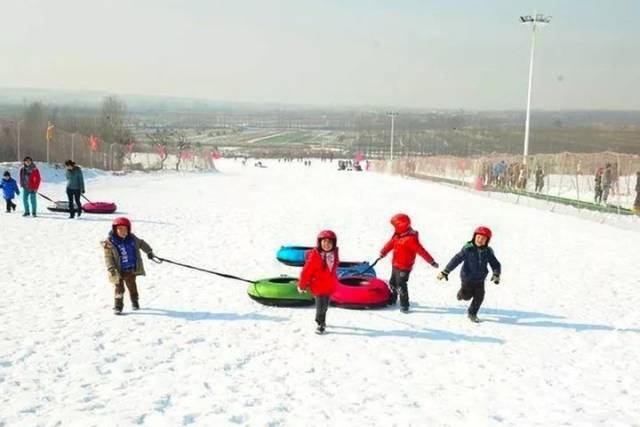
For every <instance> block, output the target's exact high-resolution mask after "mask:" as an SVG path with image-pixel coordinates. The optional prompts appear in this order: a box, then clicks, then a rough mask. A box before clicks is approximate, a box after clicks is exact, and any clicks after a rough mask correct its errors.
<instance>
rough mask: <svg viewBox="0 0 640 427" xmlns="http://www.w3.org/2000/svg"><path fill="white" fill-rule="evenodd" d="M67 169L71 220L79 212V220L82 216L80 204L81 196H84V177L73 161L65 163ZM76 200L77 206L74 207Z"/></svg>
mask: <svg viewBox="0 0 640 427" xmlns="http://www.w3.org/2000/svg"><path fill="white" fill-rule="evenodd" d="M64 165H65V166H66V167H67V175H66V176H67V198H68V199H69V218H73V217H74V216H75V213H76V207H77V212H78V218H80V215H82V203H80V195H81V194H84V177H83V175H82V169H80V167H79V166H78V165H76V163H75V162H74V161H73V160H67V161H66V162H64ZM74 200H75V205H74V203H73V202H74Z"/></svg>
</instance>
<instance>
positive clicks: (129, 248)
mask: <svg viewBox="0 0 640 427" xmlns="http://www.w3.org/2000/svg"><path fill="white" fill-rule="evenodd" d="M109 241H110V242H111V244H112V245H113V247H114V248H116V250H117V251H118V254H119V255H120V271H134V270H135V269H136V266H137V264H138V259H137V258H138V257H137V251H136V240H135V238H134V237H133V235H131V234H129V235H128V236H127V237H125V238H124V239H121V238H120V237H118V236H116V235H115V233H113V232H111V233H110V235H109Z"/></svg>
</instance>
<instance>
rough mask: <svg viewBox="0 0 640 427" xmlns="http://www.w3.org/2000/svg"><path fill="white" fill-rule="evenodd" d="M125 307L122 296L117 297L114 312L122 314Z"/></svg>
mask: <svg viewBox="0 0 640 427" xmlns="http://www.w3.org/2000/svg"><path fill="white" fill-rule="evenodd" d="M123 308H124V302H123V301H122V298H116V299H115V302H114V304H113V314H122V309H123Z"/></svg>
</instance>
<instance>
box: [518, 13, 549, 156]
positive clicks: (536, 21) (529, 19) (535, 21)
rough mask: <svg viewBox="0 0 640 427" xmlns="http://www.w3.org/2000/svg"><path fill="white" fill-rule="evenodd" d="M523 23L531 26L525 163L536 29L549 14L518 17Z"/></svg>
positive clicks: (527, 153) (544, 22)
mask: <svg viewBox="0 0 640 427" xmlns="http://www.w3.org/2000/svg"><path fill="white" fill-rule="evenodd" d="M520 22H521V23H522V24H523V25H527V26H530V27H531V57H530V58H529V89H528V90H527V118H526V121H525V125H524V153H523V154H522V163H523V164H524V165H526V164H527V156H528V155H529V116H530V114H531V87H532V84H533V56H534V53H535V50H536V30H537V29H538V27H542V26H545V25H547V24H548V23H550V22H551V17H550V16H544V15H543V14H541V13H536V14H534V16H531V15H526V16H521V17H520Z"/></svg>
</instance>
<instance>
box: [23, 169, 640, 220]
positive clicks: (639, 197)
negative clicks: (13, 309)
mask: <svg viewBox="0 0 640 427" xmlns="http://www.w3.org/2000/svg"><path fill="white" fill-rule="evenodd" d="M14 209H15V208H14ZM633 210H635V211H636V213H640V171H638V172H636V201H635V202H634V203H633Z"/></svg>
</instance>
